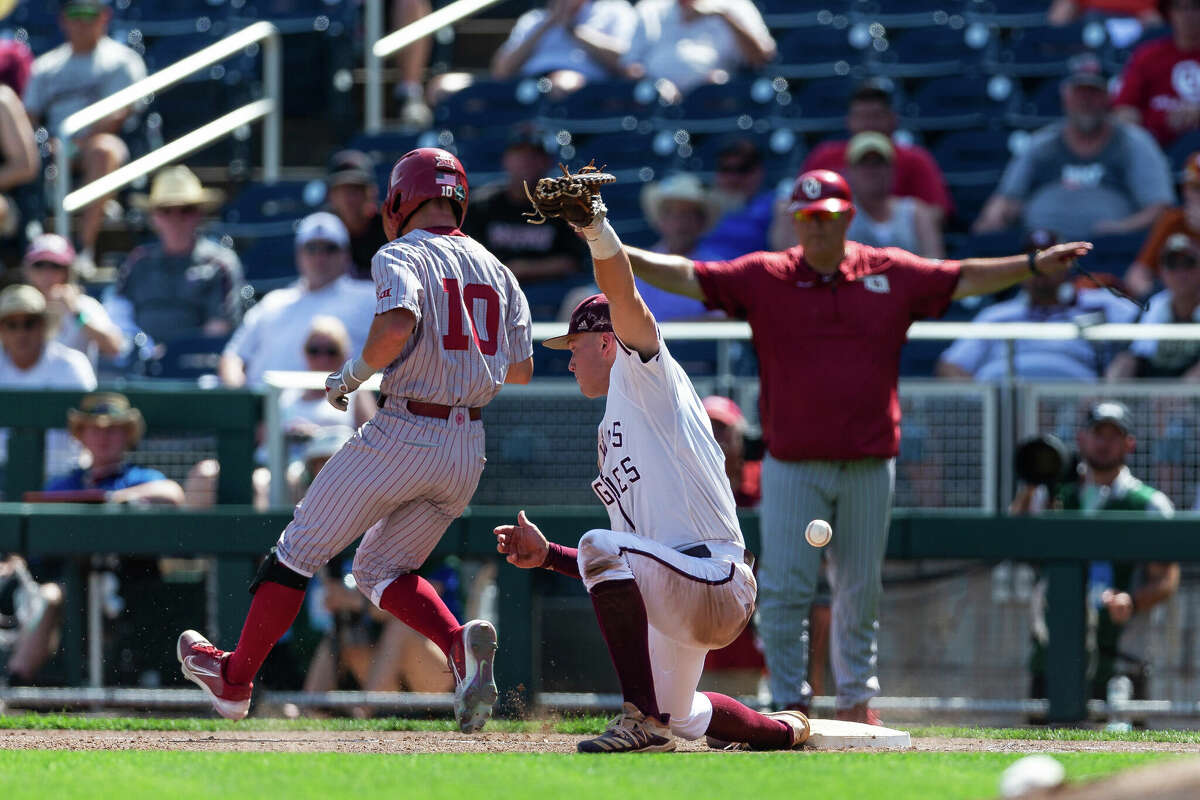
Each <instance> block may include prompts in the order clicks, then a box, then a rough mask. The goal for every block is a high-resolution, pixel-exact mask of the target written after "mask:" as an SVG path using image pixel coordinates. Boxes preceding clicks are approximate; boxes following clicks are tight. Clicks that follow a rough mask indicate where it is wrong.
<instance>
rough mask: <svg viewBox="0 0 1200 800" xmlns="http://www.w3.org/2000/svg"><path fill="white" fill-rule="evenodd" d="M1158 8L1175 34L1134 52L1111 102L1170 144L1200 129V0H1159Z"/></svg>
mask: <svg viewBox="0 0 1200 800" xmlns="http://www.w3.org/2000/svg"><path fill="white" fill-rule="evenodd" d="M1159 8H1160V11H1161V13H1162V14H1163V16H1165V17H1166V20H1167V23H1168V24H1169V25H1170V28H1171V35H1170V36H1164V37H1162V38H1159V39H1155V40H1153V41H1150V42H1146V43H1145V44H1143V45H1140V46H1139V47H1138V48H1137V49H1136V50H1134V51H1133V55H1132V56H1131V57H1130V59H1129V62H1128V63H1127V64H1126V65H1125V71H1124V72H1123V73H1121V88H1120V90H1119V91H1118V92H1117V96H1116V98H1115V100H1114V102H1113V105H1114V106H1116V113H1117V116H1119V117H1120V118H1121V119H1124V120H1125V121H1127V122H1132V123H1135V124H1137V125H1141V126H1142V127H1144V128H1145V129H1146V130H1148V131H1150V133H1152V134H1154V138H1156V139H1158V142H1159V144H1161V145H1162V146H1163V147H1168V146H1169V145H1170V144H1171V143H1172V142H1174V141H1175V140H1176V139H1178V138H1179V137H1180V136H1181V135H1182V134H1184V133H1186V132H1187V131H1192V130H1196V129H1197V128H1200V80H1198V79H1200V2H1198V1H1197V0H1161V2H1160V4H1159Z"/></svg>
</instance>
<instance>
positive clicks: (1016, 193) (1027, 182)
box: [997, 122, 1175, 241]
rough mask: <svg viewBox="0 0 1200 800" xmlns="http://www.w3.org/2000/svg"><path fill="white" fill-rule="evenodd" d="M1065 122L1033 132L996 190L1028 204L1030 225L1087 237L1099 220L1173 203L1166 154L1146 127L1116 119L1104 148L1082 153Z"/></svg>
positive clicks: (1062, 235) (1026, 213)
mask: <svg viewBox="0 0 1200 800" xmlns="http://www.w3.org/2000/svg"><path fill="white" fill-rule="evenodd" d="M1064 124H1065V123H1063V122H1056V123H1054V124H1052V125H1048V126H1046V127H1045V128H1042V129H1041V130H1040V131H1038V132H1037V133H1035V134H1034V135H1033V136H1032V137H1031V139H1030V141H1029V146H1028V147H1027V148H1026V149H1025V150H1024V151H1023V152H1022V153H1020V154H1019V155H1016V156H1014V157H1013V159H1012V160H1011V161H1010V162H1009V163H1008V167H1007V169H1005V170H1004V177H1003V178H1001V179H1000V186H999V188H998V189H997V192H998V193H999V194H1000V195H1002V196H1004V197H1008V198H1012V199H1014V200H1017V201H1019V202H1021V203H1022V204H1023V205H1024V223H1025V227H1026V228H1029V229H1032V228H1048V229H1050V230H1053V231H1056V232H1057V233H1058V235H1059V238H1060V239H1062V240H1063V241H1072V240H1078V239H1087V238H1088V237H1090V236H1091V235H1092V228H1093V226H1094V225H1095V224H1096V223H1097V222H1099V221H1100V220H1109V219H1121V218H1123V217H1127V216H1129V215H1131V214H1134V213H1136V212H1138V211H1140V210H1141V209H1143V208H1146V207H1147V206H1151V205H1156V204H1159V203H1164V204H1174V202H1175V190H1174V187H1173V186H1172V183H1171V170H1170V167H1169V165H1168V163H1167V158H1166V156H1164V155H1163V152H1162V150H1161V149H1160V148H1159V146H1158V144H1157V143H1156V142H1155V141H1154V139H1153V138H1152V137H1151V136H1150V134H1148V133H1146V131H1145V130H1143V129H1142V128H1140V127H1138V126H1136V125H1129V124H1126V123H1123V122H1116V123H1114V130H1113V134H1112V136H1111V137H1110V138H1109V140H1108V144H1106V145H1105V147H1104V149H1103V150H1101V151H1100V152H1099V153H1098V154H1096V155H1095V156H1094V157H1091V158H1080V157H1079V156H1077V155H1075V154H1074V153H1072V152H1071V151H1070V150H1069V149H1067V146H1066V144H1065V143H1064V142H1063V136H1062V134H1063V126H1064Z"/></svg>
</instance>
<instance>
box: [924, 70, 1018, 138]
mask: <svg viewBox="0 0 1200 800" xmlns="http://www.w3.org/2000/svg"><path fill="white" fill-rule="evenodd" d="M1016 94H1017V87H1016V86H1015V84H1014V83H1013V82H1012V81H1011V80H1009V79H1008V78H1006V77H1004V76H1000V75H997V76H992V77H991V78H989V77H986V76H981V75H970V76H957V77H948V78H933V79H931V80H929V81H927V82H926V83H925V84H924V85H923V86H921V88H920V89H918V90H917V91H916V93H915V94H913V96H912V98H911V99H909V100H907V101H905V102H903V103H901V105H900V116H901V118H902V120H903V122H902V124H903V125H904V127H906V128H912V129H914V130H959V129H964V128H983V127H985V126H986V125H987V123H989V122H990V121H992V120H997V119H1001V118H1002V117H1003V114H1004V112H1005V111H1006V110H1007V109H1008V108H1009V107H1010V106H1011V105H1012V103H1014V102H1015V101H1016V99H1017V98H1016Z"/></svg>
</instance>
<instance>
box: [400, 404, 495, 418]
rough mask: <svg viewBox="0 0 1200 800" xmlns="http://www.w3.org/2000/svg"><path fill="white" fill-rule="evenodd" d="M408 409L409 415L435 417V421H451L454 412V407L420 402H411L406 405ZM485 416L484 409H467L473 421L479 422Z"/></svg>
mask: <svg viewBox="0 0 1200 800" xmlns="http://www.w3.org/2000/svg"><path fill="white" fill-rule="evenodd" d="M405 406H406V407H407V408H408V413H410V414H416V415H417V416H418V417H433V418H434V419H450V412H451V411H453V410H454V406H442V405H438V404H437V403H422V402H420V401H418V400H409V401H408V402H407V403H405ZM482 416H483V409H481V408H469V409H467V417H468V418H469V419H471V420H477V419H479V418H480V417H482Z"/></svg>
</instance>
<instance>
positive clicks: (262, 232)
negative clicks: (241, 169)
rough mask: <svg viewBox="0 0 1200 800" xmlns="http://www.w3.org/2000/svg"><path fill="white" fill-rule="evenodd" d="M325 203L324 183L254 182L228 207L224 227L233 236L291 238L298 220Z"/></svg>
mask: <svg viewBox="0 0 1200 800" xmlns="http://www.w3.org/2000/svg"><path fill="white" fill-rule="evenodd" d="M324 200H325V184H324V183H322V182H321V181H278V182H276V183H273V184H272V183H251V184H248V185H247V186H245V187H244V188H243V189H242V190H241V191H240V192H239V193H238V194H237V196H236V197H234V198H233V199H232V200H231V201H230V202H229V203H228V204H227V205H226V207H225V210H224V212H223V213H222V215H221V218H222V220H223V225H222V226H221V227H222V229H223V230H224V231H225V232H226V233H229V234H230V235H232V236H268V235H288V236H290V235H291V234H292V231H293V230H294V227H295V226H294V223H295V221H296V220H298V219H300V218H301V217H303V216H306V215H308V214H311V213H312V212H314V211H317V210H319V209H320V207H321V204H322V203H323V202H324Z"/></svg>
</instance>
